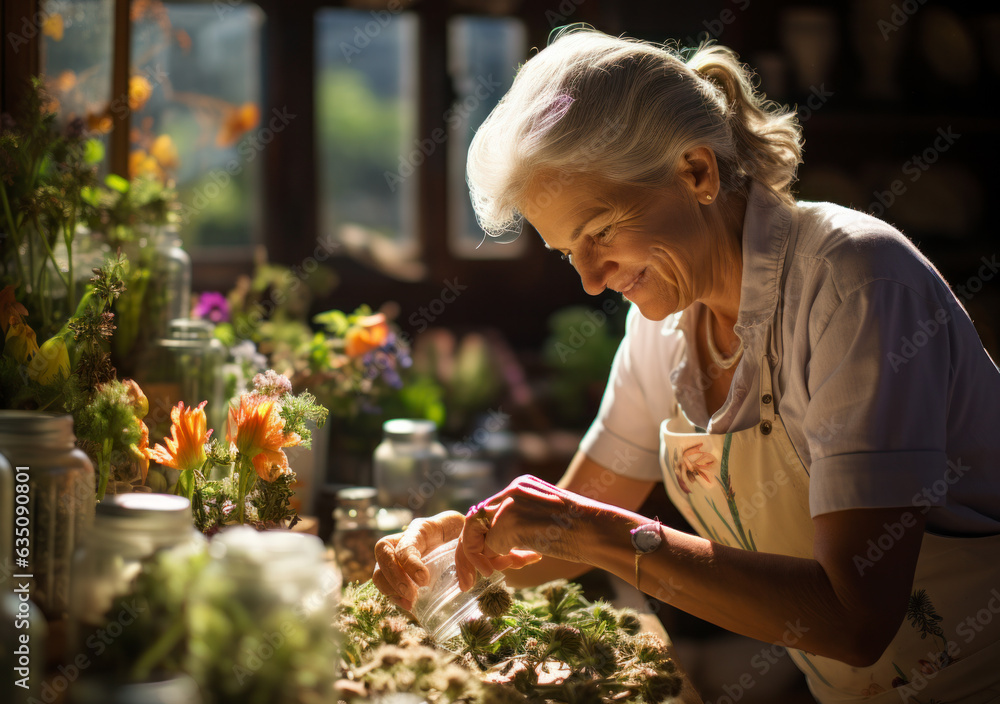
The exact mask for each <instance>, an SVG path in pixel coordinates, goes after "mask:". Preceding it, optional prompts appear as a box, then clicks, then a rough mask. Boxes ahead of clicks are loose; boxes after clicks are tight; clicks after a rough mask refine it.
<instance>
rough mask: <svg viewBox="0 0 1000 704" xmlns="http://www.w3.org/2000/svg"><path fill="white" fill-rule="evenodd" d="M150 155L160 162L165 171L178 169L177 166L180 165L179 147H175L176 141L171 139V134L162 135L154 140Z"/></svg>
mask: <svg viewBox="0 0 1000 704" xmlns="http://www.w3.org/2000/svg"><path fill="white" fill-rule="evenodd" d="M149 154H150V156H152V157H153V158H154V159H156V160H157V161H158V162H160V166H162V167H163V168H164V169H176V168H177V165H178V164H180V159H178V158H177V147H176V146H174V140H172V139H170V135H169V134H161V135H160V136H159V137H157V138H156V139H155V140H153V146H152V147H150V148H149Z"/></svg>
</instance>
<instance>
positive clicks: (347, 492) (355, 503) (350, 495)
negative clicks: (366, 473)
mask: <svg viewBox="0 0 1000 704" xmlns="http://www.w3.org/2000/svg"><path fill="white" fill-rule="evenodd" d="M377 496H378V490H376V489H375V487H373V486H352V487H348V488H346V489H340V490H338V491H337V508H355V509H364V508H368V507H369V506H373V505H374V504H375V499H376V497H377Z"/></svg>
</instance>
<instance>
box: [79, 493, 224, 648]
mask: <svg viewBox="0 0 1000 704" xmlns="http://www.w3.org/2000/svg"><path fill="white" fill-rule="evenodd" d="M206 548H207V541H206V540H205V538H204V536H202V535H201V533H199V532H198V531H197V530H196V529H195V528H194V520H193V518H192V515H191V502H190V501H188V500H187V499H186V498H184V497H183V496H172V495H170V494H118V495H115V496H109V497H107V498H105V499H104V500H103V501H102V502H101V503H100V504H98V505H97V515H96V517H95V519H94V525H93V527H92V528H91V529H90V530H89V531H88V532H87V534H86V536H84V539H83V541H82V545H81V547H80V549H79V550H78V551H77V554H76V556H75V558H74V561H73V599H72V604H71V610H70V623H69V642H70V646H71V648H73V649H74V652H82V651H83V648H84V645H85V644H86V642H87V640H88V638H89V637H90V635H91V634H92V633H93V632H94V630H95V629H99V628H102V627H103V626H105V624H106V623H107V621H108V614H109V610H110V609H111V608H112V605H113V604H114V602H115V600H116V599H117V598H119V597H121V596H124V595H127V594H129V593H130V592H131V591H132V587H133V583H134V581H135V578H136V577H138V576H139V573H140V572H141V571H142V569H143V565H144V563H145V562H146V561H147V560H148V559H149V558H150V557H152V556H153V555H154V554H156V553H158V552H160V551H162V550H174V551H177V552H178V553H184V554H197V553H199V552H203V551H204V550H205V549H206ZM148 635H149V636H150V639H151V640H152V634H148Z"/></svg>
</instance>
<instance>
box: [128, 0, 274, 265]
mask: <svg viewBox="0 0 1000 704" xmlns="http://www.w3.org/2000/svg"><path fill="white" fill-rule="evenodd" d="M263 23H264V14H263V12H261V10H260V8H259V7H258V6H257V5H255V4H253V3H245V2H241V3H232V4H231V3H228V2H214V3H211V4H208V3H204V4H186V3H161V2H159V1H157V0H152V1H149V0H138V1H136V2H133V3H132V50H131V55H132V65H131V71H130V79H129V96H130V101H131V104H132V107H133V114H132V120H131V134H130V153H129V172H130V175H133V176H135V175H138V174H143V173H145V174H147V175H152V176H154V177H160V178H163V177H172V178H173V179H174V180H175V182H176V187H177V192H178V198H179V200H180V203H181V210H180V213H179V214H180V218H181V235H182V237H183V239H184V241H185V244H186V245H187V246H188V247H189V248H190V249H191V250H192V251H193V252H198V251H199V250H204V249H206V248H209V249H211V248H216V249H218V248H225V249H226V250H230V251H231V250H232V249H233V248H244V249H245V248H248V247H249V246H250V245H253V244H256V243H258V242H259V241H260V240H261V233H260V232H259V228H258V227H257V223H259V222H260V221H261V213H260V204H261V198H260V197H259V193H260V191H261V188H262V183H261V168H260V164H261V159H260V158H259V156H260V152H261V150H262V149H264V148H265V146H266V143H267V142H268V141H270V139H272V138H273V134H271V132H272V131H274V130H278V129H281V128H283V125H282V123H281V120H280V119H278V120H274V119H273V118H274V117H275V115H263V116H262V115H261V114H260V106H261V104H262V100H261V93H262V86H261V83H262V81H261V76H262V67H261V49H260V47H261V45H262V33H263V32H262V29H263ZM277 116H278V117H279V118H280V115H277Z"/></svg>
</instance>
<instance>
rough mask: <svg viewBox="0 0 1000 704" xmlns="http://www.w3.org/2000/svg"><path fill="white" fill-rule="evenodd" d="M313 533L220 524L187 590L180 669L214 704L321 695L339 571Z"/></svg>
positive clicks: (333, 652) (328, 674)
mask: <svg viewBox="0 0 1000 704" xmlns="http://www.w3.org/2000/svg"><path fill="white" fill-rule="evenodd" d="M325 553H326V548H325V546H324V545H323V542H322V541H321V540H320V539H319V538H317V537H316V536H314V535H308V534H305V533H293V532H291V531H285V530H273V531H262V532H258V531H256V530H254V529H252V528H249V527H247V526H234V527H232V528H227V529H225V530H223V531H222V532H221V533H219V534H218V535H216V536H215V537H214V538H213V539H212V542H211V545H210V546H209V555H210V557H211V560H210V561H209V563H208V565H207V566H206V568H205V570H204V571H203V572H202V575H201V577H200V579H199V582H198V584H197V585H194V586H193V588H192V594H193V595H194V597H193V604H192V611H191V627H192V631H193V633H192V640H191V643H192V648H193V650H192V652H191V653H190V664H189V667H188V668H187V669H188V671H189V672H190V673H191V674H192V675H193V676H194V678H195V680H196V681H197V682H198V684H199V685H200V686H201V688H202V692H203V694H204V696H205V698H206V699H207V700H209V701H213V702H216V704H229V703H230V702H231V703H232V704H242V703H245V702H246V701H248V700H254V701H262V702H285V701H289V702H291V701H312V700H315V701H326V698H327V697H328V696H329V692H330V690H331V688H332V685H333V682H334V680H335V679H336V672H337V668H335V667H332V666H331V663H334V662H336V658H337V647H338V643H337V634H336V627H335V625H334V618H333V617H334V611H335V607H336V604H337V601H338V599H339V594H340V586H341V578H340V571H339V570H338V569H337V568H336V565H335V564H333V563H332V562H328V561H327V560H326V559H325Z"/></svg>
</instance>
